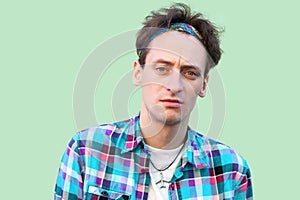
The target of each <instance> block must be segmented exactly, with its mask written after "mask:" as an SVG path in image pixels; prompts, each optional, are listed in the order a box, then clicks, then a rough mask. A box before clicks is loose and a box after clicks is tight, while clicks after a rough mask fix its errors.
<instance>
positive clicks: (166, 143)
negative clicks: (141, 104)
mask: <svg viewBox="0 0 300 200" xmlns="http://www.w3.org/2000/svg"><path fill="white" fill-rule="evenodd" d="M140 126H141V127H140V128H141V133H142V135H143V138H144V141H145V143H146V144H147V145H149V146H152V147H155V148H159V149H174V148H177V147H179V146H180V145H181V144H183V143H184V141H185V140H186V136H187V129H188V120H185V121H181V122H180V123H177V124H175V125H166V124H165V123H161V122H159V121H155V120H149V119H147V118H145V117H143V115H141V116H140Z"/></svg>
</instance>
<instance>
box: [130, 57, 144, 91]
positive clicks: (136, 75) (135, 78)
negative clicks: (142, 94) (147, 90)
mask: <svg viewBox="0 0 300 200" xmlns="http://www.w3.org/2000/svg"><path fill="white" fill-rule="evenodd" d="M142 70H143V68H142V66H141V65H140V62H139V61H138V60H135V61H134V63H133V74H132V83H133V84H134V85H136V86H139V85H141V80H142Z"/></svg>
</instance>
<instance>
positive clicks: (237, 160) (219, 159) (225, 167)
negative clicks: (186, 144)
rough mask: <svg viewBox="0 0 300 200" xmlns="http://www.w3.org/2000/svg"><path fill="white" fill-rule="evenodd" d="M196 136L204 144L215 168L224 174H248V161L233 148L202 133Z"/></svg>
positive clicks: (204, 148) (203, 146)
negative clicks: (228, 172) (233, 172)
mask: <svg viewBox="0 0 300 200" xmlns="http://www.w3.org/2000/svg"><path fill="white" fill-rule="evenodd" d="M194 134H195V138H196V140H197V141H200V143H202V148H203V150H204V151H205V152H206V155H207V157H208V159H209V160H210V165H211V166H213V168H217V169H221V170H222V172H223V173H224V172H226V171H236V172H240V173H248V171H249V165H248V163H247V161H246V160H245V159H244V158H243V157H242V156H241V155H240V154H239V153H238V152H237V151H235V150H234V149H233V148H231V147H229V146H228V145H226V144H223V143H222V142H220V141H217V140H214V139H211V138H209V137H206V136H204V135H202V134H200V133H197V132H194Z"/></svg>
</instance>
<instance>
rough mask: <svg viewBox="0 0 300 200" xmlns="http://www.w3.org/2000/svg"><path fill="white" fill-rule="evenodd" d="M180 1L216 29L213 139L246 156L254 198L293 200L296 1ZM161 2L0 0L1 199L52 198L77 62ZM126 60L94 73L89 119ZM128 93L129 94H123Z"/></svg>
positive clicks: (104, 115)
mask: <svg viewBox="0 0 300 200" xmlns="http://www.w3.org/2000/svg"><path fill="white" fill-rule="evenodd" d="M185 2H188V4H190V5H191V7H192V8H193V9H194V10H197V11H202V12H203V13H204V14H205V16H207V17H208V18H209V19H211V20H212V21H213V22H214V23H216V24H218V25H221V26H223V27H225V33H224V34H223V35H222V37H221V39H222V48H223V50H224V55H223V57H222V61H221V63H220V64H219V65H218V66H217V68H218V70H219V72H220V73H221V76H222V79H223V83H224V87H225V93H226V119H225V124H224V128H223V132H222V135H221V137H220V138H219V139H220V140H221V141H222V142H224V143H226V144H227V145H229V146H231V147H233V148H234V149H235V150H237V151H238V152H239V153H240V154H241V155H243V156H244V157H245V158H246V159H247V161H248V162H249V165H250V166H251V169H252V175H253V184H254V194H255V199H261V200H265V199H297V198H298V196H299V194H298V192H299V191H298V188H299V180H300V175H299V170H298V168H299V164H300V161H299V160H300V159H299V155H298V154H299V148H297V146H298V145H299V142H298V139H299V136H298V134H300V131H299V111H300V109H299V104H298V103H299V100H300V98H299V97H300V95H299V89H298V87H299V72H300V70H299V62H298V59H299V56H298V54H299V50H298V49H299V45H300V42H299V35H300V28H299V22H298V19H299V18H300V14H299V9H298V8H299V5H298V4H297V3H296V2H297V1H296V0H294V1H292V0H286V1H271V0H265V1H259V0H251V1H250V0H248V1H243V0H227V1H217V0H210V1H205V0H197V1H196V0H195V1H185ZM168 5H170V2H168V1H158V0H157V1H142V0H140V1H137V0H135V1H115V0H114V1H113V0H110V1H102V2H100V1H80V2H79V1H48V2H43V1H9V2H3V1H2V2H1V3H0V21H1V23H0V24H1V26H0V29H1V31H0V34H1V36H0V51H1V52H0V53H1V54H0V55H1V59H0V83H1V84H0V88H1V103H0V108H1V109H0V119H1V132H0V133H1V145H0V150H1V151H0V152H1V165H0V169H1V183H0V184H1V197H0V198H1V199H20V198H22V199H52V198H53V197H52V196H53V195H52V193H53V188H54V184H55V180H56V174H57V170H58V167H59V162H60V158H61V156H62V153H63V151H64V150H65V148H66V145H67V143H68V141H69V139H70V138H71V137H72V136H73V135H74V133H75V132H76V131H77V128H76V124H75V122H74V120H73V111H72V93H73V89H74V83H75V81H76V76H77V74H78V72H79V70H80V67H81V65H82V63H83V62H84V60H85V59H86V58H87V57H88V55H89V54H90V53H91V52H92V51H93V49H95V48H96V47H97V46H98V45H99V44H101V43H102V42H104V41H106V40H107V39H109V38H111V37H112V36H113V35H117V34H119V33H121V32H124V31H128V30H132V29H136V28H138V27H140V26H141V22H142V20H143V18H144V17H145V16H146V14H148V13H149V12H150V11H151V10H153V9H157V8H160V7H162V6H168ZM134 58H135V56H134V54H128V55H126V56H123V57H121V58H120V59H119V60H117V61H116V62H115V63H114V65H112V67H111V68H110V69H111V70H110V72H107V73H106V76H108V77H112V78H111V79H110V78H107V77H103V79H101V81H102V82H101V81H100V85H98V86H97V93H96V95H95V101H96V105H95V112H96V115H97V118H98V121H99V123H102V122H109V121H111V120H114V118H113V116H112V115H111V113H110V112H109V109H110V105H111V104H110V99H109V98H105V97H103V95H101V94H100V92H101V91H110V90H112V89H113V87H114V83H115V81H117V80H118V76H122V74H121V73H119V72H120V71H119V69H118V68H115V67H114V66H119V67H120V68H122V70H124V71H128V70H130V69H131V67H132V59H134ZM122 70H121V72H122ZM104 80H105V81H104ZM108 81H110V82H108ZM103 84H105V85H103ZM137 94H138V92H137ZM108 96H109V95H108ZM209 98H210V97H209V95H208V98H207V99H204V100H202V101H200V102H198V103H199V104H200V109H202V110H201V112H202V113H203V114H202V113H201V119H202V120H203V121H201V122H200V124H203V126H200V129H202V130H203V131H204V132H205V130H206V128H207V126H208V125H207V124H208V123H210V122H209V117H205V116H209V115H210V112H211V110H210V108H211V105H210V100H209ZM138 99H139V98H138V95H134V96H133V100H130V102H133V101H135V100H138ZM202 102H203V104H201V103H202ZM126 103H127V101H126V102H125V103H124V104H125V105H126ZM201 105H202V106H201ZM137 111H138V105H131V106H130V108H129V113H130V114H134V113H136V112H137Z"/></svg>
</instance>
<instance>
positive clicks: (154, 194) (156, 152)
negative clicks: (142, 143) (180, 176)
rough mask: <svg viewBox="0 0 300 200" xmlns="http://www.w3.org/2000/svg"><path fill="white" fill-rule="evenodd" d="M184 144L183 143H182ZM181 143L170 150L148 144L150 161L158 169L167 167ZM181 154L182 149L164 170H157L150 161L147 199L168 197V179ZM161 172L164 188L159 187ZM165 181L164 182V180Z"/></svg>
mask: <svg viewBox="0 0 300 200" xmlns="http://www.w3.org/2000/svg"><path fill="white" fill-rule="evenodd" d="M182 145H184V144H182ZM182 145H180V146H179V147H177V148H176V149H170V150H163V149H157V148H154V147H151V146H148V145H147V147H148V149H149V152H150V154H151V161H152V162H153V164H154V165H155V167H156V168H158V169H163V168H165V167H167V166H168V165H169V164H171V162H172V161H173V160H174V159H175V157H176V156H177V155H178V153H179V151H180V150H181V149H183V148H182ZM182 154H183V151H181V152H180V153H179V155H178V156H177V158H176V160H175V161H174V163H173V164H172V165H171V166H170V167H169V168H168V169H166V170H164V171H162V172H159V171H157V170H156V169H155V168H154V167H153V165H152V163H150V169H149V170H150V177H151V181H150V188H149V195H148V200H165V199H168V188H169V185H170V183H169V182H170V181H171V179H172V177H173V175H174V172H175V169H176V167H177V165H178V163H179V161H180V159H181V156H182ZM161 173H162V176H163V180H164V182H163V184H164V186H165V188H161V185H162V183H161V181H160V180H161ZM165 181H166V182H165Z"/></svg>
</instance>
